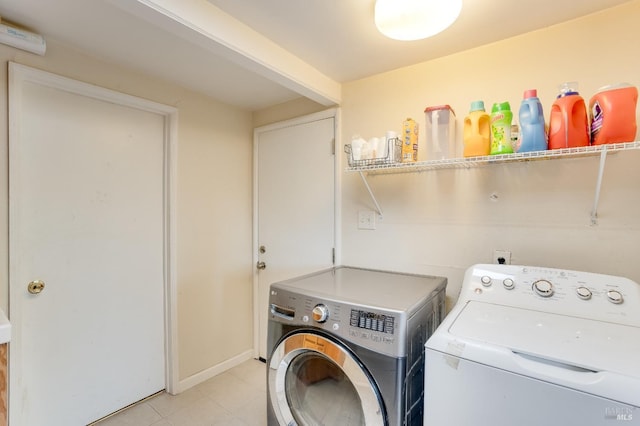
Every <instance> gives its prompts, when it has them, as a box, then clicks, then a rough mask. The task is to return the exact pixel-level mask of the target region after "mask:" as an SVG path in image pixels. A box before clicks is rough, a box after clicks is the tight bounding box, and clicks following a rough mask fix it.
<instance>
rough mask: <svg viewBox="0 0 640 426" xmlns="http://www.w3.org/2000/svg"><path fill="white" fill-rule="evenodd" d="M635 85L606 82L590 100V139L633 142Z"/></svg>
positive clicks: (603, 142) (594, 140)
mask: <svg viewBox="0 0 640 426" xmlns="http://www.w3.org/2000/svg"><path fill="white" fill-rule="evenodd" d="M637 102H638V89H637V88H636V87H635V86H631V85H630V84H626V83H621V84H617V85H614V86H605V87H602V88H600V89H599V90H598V92H597V93H596V94H595V95H593V97H592V98H591V99H590V100H589V110H590V112H591V143H592V144H594V145H601V144H605V143H618V142H632V141H634V140H635V137H636V131H637V124H636V104H637Z"/></svg>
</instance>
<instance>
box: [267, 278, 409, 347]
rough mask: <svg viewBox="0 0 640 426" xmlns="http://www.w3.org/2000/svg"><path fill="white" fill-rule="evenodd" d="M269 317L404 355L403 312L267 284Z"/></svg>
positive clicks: (404, 326) (405, 320)
mask: <svg viewBox="0 0 640 426" xmlns="http://www.w3.org/2000/svg"><path fill="white" fill-rule="evenodd" d="M269 316H270V320H271V321H278V322H282V323H286V324H290V325H291V326H292V327H296V328H299V327H309V328H314V329H321V330H324V331H325V332H326V333H329V334H331V335H334V336H336V337H339V338H341V339H344V340H348V341H350V342H353V343H355V344H357V345H359V346H362V347H364V348H367V349H371V350H375V351H376V352H379V353H383V354H386V355H390V356H395V357H402V356H406V347H407V345H406V342H407V315H406V313H405V312H394V311H387V310H381V309H377V308H373V307H365V306H361V305H353V304H350V303H347V302H336V301H332V300H328V299H319V298H316V297H312V296H307V295H301V294H298V293H295V292H291V291H288V290H285V289H278V288H273V287H272V288H271V292H270V297H269Z"/></svg>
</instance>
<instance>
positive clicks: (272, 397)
mask: <svg viewBox="0 0 640 426" xmlns="http://www.w3.org/2000/svg"><path fill="white" fill-rule="evenodd" d="M267 382H268V386H269V402H268V403H269V404H270V405H271V407H272V408H273V411H274V414H275V416H276V417H277V419H278V423H279V424H281V425H299V426H311V425H313V426H316V425H321V424H326V425H344V426H347V425H348V426H352V425H353V426H365V425H366V426H383V425H385V424H386V423H385V419H386V412H385V409H384V405H383V403H382V398H381V396H380V392H379V391H378V388H377V386H376V385H375V382H374V381H373V379H372V378H371V377H370V375H369V373H368V372H367V371H366V370H365V369H364V368H363V367H362V363H361V362H359V361H358V360H357V359H356V358H355V356H354V355H353V354H352V352H351V351H350V350H348V349H347V348H346V347H345V346H343V345H341V344H340V343H337V342H335V341H333V340H329V339H327V338H325V337H324V336H321V335H319V334H314V333H310V332H301V333H294V334H291V335H289V336H287V337H286V338H285V339H283V340H282V341H281V342H280V343H279V344H278V345H277V346H276V348H275V349H274V351H273V352H272V357H271V360H270V361H269V373H268V379H267Z"/></svg>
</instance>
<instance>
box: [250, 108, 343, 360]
mask: <svg viewBox="0 0 640 426" xmlns="http://www.w3.org/2000/svg"><path fill="white" fill-rule="evenodd" d="M327 118H333V119H334V126H335V128H334V134H335V140H334V149H335V156H334V197H335V198H334V204H333V205H334V220H333V223H334V242H335V261H334V264H335V265H340V264H341V259H342V250H341V247H342V240H341V234H342V226H341V223H342V221H341V212H342V203H341V199H342V193H341V187H342V184H341V181H342V179H341V176H342V170H341V164H342V161H340V158H341V157H342V156H341V152H342V150H341V149H339V147H341V146H342V144H341V143H340V132H339V130H340V109H339V108H330V109H327V110H324V111H320V112H316V113H313V114H309V115H305V116H303V117H297V118H292V119H290V120H285V121H280V122H278V123H272V124H267V125H265V126H261V127H256V128H255V129H254V130H253V258H252V265H253V357H254V358H258V357H259V356H260V354H259V351H260V346H259V345H260V318H259V315H258V309H267V307H266V306H264V307H262V308H261V307H259V306H258V305H259V303H260V302H259V292H260V287H259V281H258V270H257V268H256V264H257V263H258V259H259V258H258V141H259V140H260V134H261V133H265V132H269V131H273V130H278V129H283V128H286V127H291V126H297V125H301V124H305V123H311V122H314V121H318V120H324V119H327Z"/></svg>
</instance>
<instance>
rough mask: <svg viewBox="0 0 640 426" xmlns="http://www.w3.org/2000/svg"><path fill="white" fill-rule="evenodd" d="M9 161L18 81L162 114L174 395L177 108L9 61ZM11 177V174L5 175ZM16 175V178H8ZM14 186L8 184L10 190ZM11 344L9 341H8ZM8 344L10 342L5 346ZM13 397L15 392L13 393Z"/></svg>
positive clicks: (13, 315) (167, 321) (172, 388)
mask: <svg viewBox="0 0 640 426" xmlns="http://www.w3.org/2000/svg"><path fill="white" fill-rule="evenodd" d="M8 74H9V84H8V88H9V95H8V98H9V165H10V167H22V166H21V165H20V164H19V163H20V162H19V161H18V156H17V155H16V154H15V152H16V150H15V149H11V148H12V146H14V145H15V144H19V143H20V137H21V135H20V127H19V126H18V125H17V123H20V122H21V120H22V118H21V111H22V108H21V106H22V90H21V86H22V84H23V83H34V84H38V85H41V86H45V87H49V88H53V89H57V90H62V91H65V92H68V93H73V94H76V95H80V96H85V97H89V98H92V99H96V100H100V101H105V102H109V103H113V104H116V105H121V106H126V107H130V108H134V109H138V110H142V111H145V112H150V113H155V114H158V115H160V116H162V117H164V126H165V131H164V141H163V147H164V148H163V149H164V165H163V169H164V171H163V175H164V178H163V180H164V181H163V197H164V205H163V215H164V224H163V228H164V249H163V258H164V267H163V275H164V283H163V285H164V307H163V308H164V330H165V332H164V334H165V339H164V341H165V343H164V355H165V369H164V370H165V371H164V375H165V388H166V391H167V392H169V393H171V394H175V393H177V391H178V387H177V385H178V379H179V371H178V344H177V343H178V338H177V337H178V336H177V330H178V324H177V288H176V287H177V279H176V277H177V272H176V271H177V268H176V265H177V256H176V241H177V239H176V229H177V216H176V212H177V209H176V187H177V186H176V181H177V179H176V177H177V146H178V110H177V108H175V107H171V106H168V105H163V104H160V103H157V102H153V101H150V100H147V99H142V98H139V97H136V96H132V95H127V94H124V93H121V92H117V91H114V90H110V89H106V88H104V87H99V86H96V85H93V84H89V83H84V82H81V81H77V80H73V79H71V78H68V77H64V76H61V75H57V74H53V73H50V72H47V71H42V70H39V69H36V68H31V67H28V66H25V65H21V64H18V63H15V62H9V73H8ZM10 178H11V176H10ZM13 178H15V177H13ZM12 186H13V185H12V184H11V183H10V185H9V189H11V187H12ZM11 198H12V197H11V193H9V199H8V203H9V217H11V216H12V215H15V214H16V212H15V211H14V204H13V203H11ZM13 234H14V233H13V232H11V229H9V246H12V245H14V244H15V240H14V238H15V235H13ZM15 261H16V259H12V254H11V251H10V250H9V266H8V269H9V271H8V272H9V288H8V293H9V303H8V305H9V315H10V321H11V322H14V321H16V320H17V321H18V322H20V321H21V317H20V316H21V313H20V308H19V307H17V306H12V304H11V301H12V299H13V300H17V299H18V297H17V295H15V294H14V297H15V299H14V297H12V294H13V293H14V292H15V291H18V289H16V288H15V287H16V286H15V285H11V277H12V275H14V273H13V272H14V271H13V269H14V267H13V266H12V265H14V264H15ZM13 330H19V328H13ZM12 340H13V341H15V340H17V342H15V343H16V344H18V345H19V344H20V336H17V338H16V334H14V335H13V336H12ZM11 343H14V342H11ZM10 346H11V345H10ZM17 361H18V362H16V360H13V362H12V360H11V349H10V350H9V362H10V365H11V366H12V367H13V368H12V369H13V370H14V371H13V372H10V376H13V375H20V373H21V368H23V366H22V365H21V361H20V360H17ZM11 391H12V389H9V398H11V394H12V392H11ZM16 396H18V395H16Z"/></svg>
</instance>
